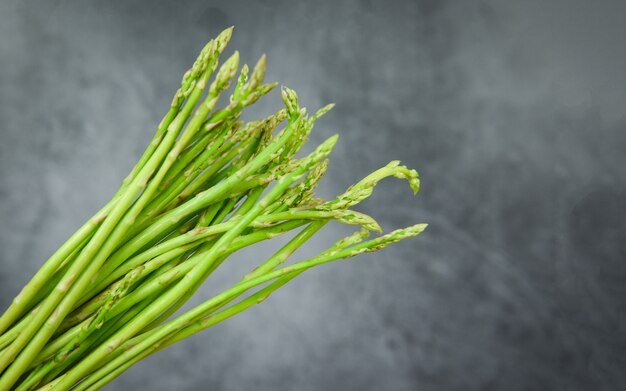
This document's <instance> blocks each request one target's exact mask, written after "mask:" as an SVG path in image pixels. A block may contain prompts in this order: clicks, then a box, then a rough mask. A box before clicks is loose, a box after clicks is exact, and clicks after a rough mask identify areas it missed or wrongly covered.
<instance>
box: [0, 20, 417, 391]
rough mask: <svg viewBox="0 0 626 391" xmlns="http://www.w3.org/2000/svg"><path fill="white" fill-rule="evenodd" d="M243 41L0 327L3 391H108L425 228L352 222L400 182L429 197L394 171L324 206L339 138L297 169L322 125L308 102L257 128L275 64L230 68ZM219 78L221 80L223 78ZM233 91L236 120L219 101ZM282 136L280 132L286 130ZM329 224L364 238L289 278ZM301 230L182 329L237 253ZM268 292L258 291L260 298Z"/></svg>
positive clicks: (182, 91)
mask: <svg viewBox="0 0 626 391" xmlns="http://www.w3.org/2000/svg"><path fill="white" fill-rule="evenodd" d="M231 33H232V28H230V29H227V30H225V31H223V32H222V33H221V34H220V35H219V36H218V37H217V38H215V39H214V40H212V41H210V42H209V43H208V44H207V45H206V46H205V47H204V48H203V49H202V51H201V52H200V55H199V56H198V59H197V60H196V61H195V63H194V64H193V66H192V67H191V69H189V71H187V72H186V73H185V75H184V76H183V79H182V82H181V87H180V88H179V89H178V91H177V92H176V94H175V95H174V99H173V100H172V103H171V106H170V108H169V111H168V113H167V114H166V115H165V117H164V118H163V120H162V121H161V123H160V124H159V126H158V129H157V131H156V134H155V136H154V138H153V139H152V142H151V143H150V144H149V146H148V147H147V149H146V151H145V152H144V154H143V155H142V156H141V158H140V159H139V162H138V163H137V165H136V166H135V167H134V168H133V169H132V171H131V172H130V174H129V175H128V177H126V179H125V180H124V181H123V182H122V185H121V187H120V189H119V190H118V192H117V193H116V194H115V195H114V196H113V198H112V199H111V201H110V202H109V203H107V204H106V205H105V206H104V207H103V208H102V209H101V210H100V211H99V212H97V213H96V214H95V215H94V216H93V217H92V218H91V219H90V220H89V221H87V223H85V225H83V226H82V227H81V228H80V229H79V230H78V231H77V232H76V233H75V234H74V235H73V236H72V237H71V238H70V239H69V240H68V241H67V242H66V243H65V244H63V245H62V246H61V248H59V250H58V251H57V252H56V253H54V254H53V255H52V256H51V257H50V259H48V261H47V262H46V263H45V264H44V265H43V266H42V267H41V269H40V270H39V271H38V272H37V273H36V274H35V276H34V277H33V278H32V280H31V281H30V282H29V283H28V284H27V285H26V286H25V287H24V288H23V290H22V291H21V292H20V293H19V294H18V295H17V297H16V298H15V299H14V301H13V303H12V305H11V306H10V307H9V308H8V309H7V310H6V312H5V313H4V315H2V317H0V390H9V389H16V390H24V391H25V390H33V389H40V390H55V391H56V390H67V389H70V388H72V389H74V390H96V389H99V388H101V387H102V386H103V385H105V384H106V383H108V382H110V381H111V380H113V379H114V378H116V377H117V376H119V375H120V374H121V373H122V372H124V371H125V370H127V369H128V368H129V367H130V366H132V365H133V364H134V363H136V362H137V361H139V360H141V359H143V358H145V357H146V356H148V355H150V354H152V353H154V352H156V351H159V350H161V349H163V348H165V347H167V346H169V345H171V344H173V343H175V342H177V341H180V340H181V339H183V338H186V337H188V336H190V335H192V334H195V333H197V332H199V331H201V330H204V329H206V328H209V327H211V326H213V325H215V324H217V323H219V322H221V321H223V320H225V319H227V318H229V317H231V316H233V315H235V314H237V313H239V312H241V311H243V310H245V309H247V308H249V307H251V306H253V305H255V304H258V303H260V302H262V301H263V300H264V299H265V298H267V297H268V296H269V295H270V294H271V293H272V292H274V291H275V290H276V289H278V288H280V287H281V286H283V285H285V284H286V283H287V282H289V281H291V280H292V279H293V278H295V277H296V276H297V275H299V274H300V273H302V272H304V271H305V270H307V269H310V268H311V267H314V266H317V265H320V264H323V263H328V262H332V261H334V260H338V259H342V258H348V257H352V256H355V255H358V254H361V253H365V252H371V251H376V250H379V249H382V248H384V247H385V246H387V245H389V244H391V243H394V242H397V241H399V240H402V239H405V238H408V237H412V236H416V235H418V234H420V233H421V232H422V231H423V230H424V228H425V227H426V225H425V224H418V225H415V226H412V227H408V228H405V229H400V230H396V231H393V232H391V233H388V234H385V235H381V236H378V237H376V238H374V239H370V240H366V239H367V237H368V235H369V233H370V232H371V231H373V232H381V228H380V226H379V225H378V223H377V222H376V221H375V220H374V219H373V218H372V217H370V216H368V215H365V214H363V213H360V212H357V211H355V210H353V209H351V208H352V207H353V206H355V205H356V204H358V203H359V202H361V201H362V200H364V199H366V198H367V197H369V196H370V195H371V194H372V191H373V189H374V187H375V186H376V184H377V183H378V182H379V181H380V180H382V179H384V178H386V177H390V176H394V177H397V178H400V179H406V180H407V181H408V182H409V184H410V187H411V188H412V189H413V191H414V192H415V193H416V192H417V191H418V190H419V179H418V174H417V172H416V171H415V170H409V169H408V168H406V167H405V166H401V165H400V164H399V162H397V161H393V162H391V163H389V164H388V165H387V166H385V167H383V168H381V169H379V170H377V171H375V172H373V173H372V174H370V175H368V176H367V177H365V178H364V179H363V180H361V181H360V182H358V183H356V184H355V185H353V186H352V187H350V188H349V189H347V190H346V192H345V193H343V194H341V195H339V196H338V197H337V198H336V199H334V200H330V201H325V200H322V199H319V198H317V197H316V196H315V194H314V189H315V187H316V185H317V184H318V182H319V181H320V179H321V178H322V176H323V175H324V173H325V172H326V169H327V167H328V160H327V159H326V158H327V156H328V155H329V154H330V152H331V151H332V149H333V147H334V145H335V143H336V142H337V136H336V135H335V136H333V137H330V138H329V139H327V140H326V141H324V142H323V143H322V144H321V145H319V146H318V147H317V148H316V149H315V150H314V151H313V152H312V153H311V154H309V155H307V156H304V157H297V154H298V151H300V149H301V147H302V146H303V145H304V143H305V142H306V141H307V139H308V135H309V133H310V131H311V129H312V128H313V125H314V123H315V122H316V120H317V119H319V118H320V117H321V116H322V115H324V114H325V113H326V112H327V111H328V110H330V109H331V108H332V105H328V106H326V107H323V108H321V109H320V110H318V111H317V112H315V113H314V114H312V115H309V114H308V113H307V111H306V109H304V108H302V107H300V106H299V103H298V98H297V95H296V93H295V92H294V91H293V90H290V89H289V88H282V91H281V92H282V100H283V102H284V105H285V108H284V109H281V110H279V111H278V112H276V113H275V114H273V115H271V116H269V117H267V118H264V119H261V120H257V121H251V122H246V123H244V122H243V121H241V120H240V115H241V112H242V110H243V109H244V108H246V107H247V106H249V105H251V104H253V103H255V102H256V101H257V100H258V99H259V98H260V97H262V96H263V95H265V94H267V93H268V92H269V91H271V90H272V89H273V88H274V87H275V86H276V83H267V84H264V82H263V80H264V74H265V67H266V59H265V56H263V57H261V58H260V59H259V61H258V62H257V64H256V65H255V66H254V68H253V69H252V71H251V72H250V71H249V68H248V66H246V65H243V66H242V67H241V70H240V71H239V76H238V77H236V73H237V69H238V67H239V55H238V53H237V52H235V53H234V54H233V55H232V56H231V57H230V58H228V59H227V60H226V61H224V63H223V64H222V65H221V66H219V67H218V57H219V56H220V54H221V53H222V52H223V50H224V48H225V47H226V44H227V43H228V41H229V39H230V37H231ZM213 75H214V76H213ZM231 84H234V88H233V90H232V94H231V96H230V99H229V100H228V103H227V104H226V105H225V106H224V107H220V108H218V107H217V104H218V101H219V99H220V97H221V96H222V95H224V94H226V93H227V91H228V90H229V89H230V86H231ZM278 129H280V130H278ZM329 221H338V222H341V223H345V224H350V225H354V226H357V227H360V229H359V230H357V231H356V232H355V233H354V234H352V235H350V236H348V237H346V238H343V239H341V240H339V241H338V242H337V243H335V244H334V245H333V246H332V247H331V248H329V249H327V250H325V251H323V252H321V253H320V254H319V255H317V256H315V257H313V258H310V259H306V260H301V261H299V262H295V263H292V264H290V265H288V266H284V265H283V264H284V263H285V262H286V261H287V260H288V259H289V258H290V256H291V255H292V254H293V253H294V252H295V251H296V250H297V249H298V248H299V247H300V246H302V245H303V244H304V243H305V242H306V241H307V240H308V239H309V238H311V237H312V236H313V235H314V234H315V233H316V232H317V231H319V230H320V229H321V228H322V227H323V226H324V225H325V224H327V223H328V222H329ZM296 230H297V234H296V235H295V236H294V237H293V238H292V239H291V240H290V241H289V242H288V243H287V244H286V245H284V246H283V247H282V248H280V249H279V250H278V251H277V252H276V253H275V254H274V255H272V256H271V257H270V258H269V259H267V260H265V261H264V262H261V263H260V265H259V266H258V267H257V268H256V269H254V270H252V271H251V272H250V273H249V274H247V275H246V276H244V277H243V278H242V279H241V280H240V281H239V282H237V283H235V284H234V285H232V286H231V287H230V288H228V289H226V290H224V291H223V292H221V293H220V294H218V295H216V296H214V297H212V298H210V299H208V300H206V301H205V302H203V303H202V304H200V305H198V306H196V307H195V308H193V309H191V310H189V311H187V312H184V313H183V314H179V315H177V316H173V315H174V314H175V313H177V311H178V310H179V309H180V307H181V306H182V305H183V304H184V303H185V302H186V301H187V300H188V299H189V298H190V297H191V296H192V295H193V294H194V293H195V292H196V291H197V290H198V288H199V287H200V286H201V284H202V283H203V281H204V280H205V279H206V278H207V277H208V276H209V275H210V274H211V273H212V272H213V271H214V270H215V269H216V268H217V267H219V265H220V264H221V263H222V262H224V261H225V260H226V259H227V258H228V256H229V255H230V254H232V253H234V252H235V251H237V250H239V249H241V248H244V247H247V246H251V245H253V244H255V243H258V242H261V241H264V240H268V239H271V238H274V237H276V236H280V235H283V234H286V233H289V232H294V231H296ZM255 288H256V289H255Z"/></svg>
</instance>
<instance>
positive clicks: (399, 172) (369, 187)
mask: <svg viewBox="0 0 626 391" xmlns="http://www.w3.org/2000/svg"><path fill="white" fill-rule="evenodd" d="M389 176H394V177H396V178H399V179H406V180H407V181H408V182H409V186H410V187H411V189H412V190H413V194H416V193H417V192H418V191H419V188H420V181H419V174H418V173H417V171H415V170H410V169H408V168H407V167H406V166H401V165H400V161H399V160H393V161H391V162H389V164H387V165H386V166H385V167H383V168H379V169H378V170H376V171H374V172H373V173H371V174H369V175H368V176H366V177H365V178H363V179H362V180H361V181H360V182H358V183H356V184H355V185H352V186H350V187H349V188H348V190H346V191H345V192H344V193H343V194H342V195H340V196H338V197H337V198H335V199H334V200H333V201H330V202H327V203H326V204H324V206H323V208H325V209H345V208H349V207H351V206H353V205H356V204H358V203H359V202H361V201H363V200H365V199H366V198H368V197H369V196H371V195H372V193H373V192H374V188H375V187H376V185H377V184H378V182H380V181H381V180H382V179H384V178H387V177H389Z"/></svg>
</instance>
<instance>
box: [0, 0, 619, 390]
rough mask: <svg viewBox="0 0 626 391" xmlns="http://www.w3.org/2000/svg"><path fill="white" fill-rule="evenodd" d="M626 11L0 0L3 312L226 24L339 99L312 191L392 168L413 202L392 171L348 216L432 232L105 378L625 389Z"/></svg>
mask: <svg viewBox="0 0 626 391" xmlns="http://www.w3.org/2000/svg"><path fill="white" fill-rule="evenodd" d="M625 19H626V2H623V1H613V2H611V1H593V2H590V1H584V0H572V1H565V0H552V1H539V0H533V1H515V0H510V1H488V0H485V1H437V0H424V1H373V0H370V1H356V0H350V1H334V2H332V1H297V2H295V1H287V0H285V1H269V0H265V1H226V0H223V1H200V0H198V1H169V2H166V1H136V0H133V1H106V2H105V1H79V0H72V1H65V0H52V1H30V0H26V1H17V0H4V1H2V2H1V3H0V222H2V224H1V226H0V249H1V250H0V265H1V268H0V284H1V286H0V308H5V307H6V306H7V305H8V304H9V301H10V299H11V298H12V296H13V295H14V294H15V293H17V291H18V289H19V287H21V286H22V285H23V284H24V283H25V282H26V281H27V279H28V278H29V277H30V276H31V275H32V274H33V272H34V271H35V270H36V269H37V268H38V267H39V266H40V264H41V263H42V262H43V261H44V259H45V258H46V257H47V256H48V255H50V254H51V253H52V251H53V250H54V249H56V248H57V247H58V246H59V245H60V244H61V243H62V242H63V240H64V239H65V238H67V237H68V236H69V235H70V234H71V233H72V232H73V231H74V230H75V229H76V228H77V227H78V226H79V225H80V224H81V223H82V222H83V221H84V220H85V219H87V218H88V217H89V216H90V215H91V214H92V213H93V212H94V211H96V210H97V209H98V207H99V206H101V205H102V204H103V203H104V202H105V201H106V200H108V198H109V197H110V196H111V195H112V193H113V191H114V190H115V189H116V188H117V186H118V184H119V182H120V180H121V179H122V178H123V177H124V175H125V174H126V173H127V171H128V170H129V169H130V167H131V166H132V165H133V163H134V161H136V159H137V157H138V156H139V154H140V152H141V151H142V150H143V148H144V147H145V145H146V143H147V142H148V140H149V139H150V137H151V134H152V133H153V132H154V128H155V125H156V124H157V122H158V121H159V120H160V118H161V116H162V115H163V114H164V113H165V111H166V109H167V107H168V104H169V101H170V99H171V96H172V93H173V92H174V91H175V89H176V87H177V84H178V82H179V78H180V75H181V74H182V73H183V71H184V70H185V69H186V68H187V67H188V66H189V64H190V63H191V62H192V61H193V59H194V56H195V54H196V53H197V51H198V50H199V49H200V48H201V47H202V46H203V44H204V43H205V41H207V40H208V39H209V38H211V37H213V36H215V35H216V34H217V33H218V32H219V31H220V30H221V29H223V28H225V27H228V26H230V25H235V26H236V30H235V34H234V37H233V40H232V43H231V45H230V47H229V49H228V51H227V52H228V53H230V52H232V50H234V49H235V48H236V49H238V50H239V51H240V52H241V54H242V57H243V59H244V60H245V61H247V62H254V61H255V60H256V58H257V57H258V56H259V55H260V54H261V53H263V52H265V53H267V54H268V56H269V73H268V78H269V79H270V80H277V81H279V82H281V83H283V84H285V85H288V86H291V87H293V88H295V89H297V90H298V91H299V93H300V97H301V102H302V103H303V104H304V105H306V106H308V107H310V108H317V107H319V106H321V105H323V104H325V103H327V102H331V101H332V102H336V103H337V107H336V109H335V110H334V111H333V112H332V113H331V114H329V115H328V117H326V118H325V119H324V120H323V121H320V123H319V125H318V127H317V128H316V130H315V133H314V135H313V137H312V141H313V142H319V141H321V140H322V139H323V138H325V137H327V136H329V135H331V134H332V133H335V132H338V133H339V134H340V136H341V138H340V142H339V145H338V147H337V149H336V150H335V152H334V155H333V157H332V163H331V169H330V171H329V173H328V175H327V177H326V181H325V183H324V186H323V187H322V189H321V191H322V193H323V194H325V195H327V196H330V195H331V194H334V193H337V192H339V191H341V190H342V189H344V188H345V187H346V186H348V185H349V184H350V183H352V182H354V181H355V180H357V179H359V178H360V177H362V176H364V175H366V174H367V173H369V172H370V171H372V170H373V169H376V168H378V167H380V166H381V165H384V164H385V163H387V162H388V161H389V160H392V159H401V160H402V161H403V162H405V163H406V164H408V165H409V166H411V167H415V168H417V169H418V171H419V172H420V174H421V177H422V180H423V182H422V183H423V187H422V191H421V193H420V194H419V195H418V197H417V198H415V199H414V198H412V197H411V195H410V191H409V189H408V187H407V186H406V185H405V184H404V183H400V182H399V181H395V180H388V181H387V182H385V183H383V184H382V185H381V186H380V188H379V189H378V190H377V192H376V195H375V197H374V198H373V199H372V200H371V201H368V202H367V203H365V204H364V205H362V207H361V210H363V211H365V212H370V213H372V214H374V216H375V217H377V218H378V219H379V221H380V222H381V223H382V224H383V226H384V228H386V229H392V228H395V227H399V226H404V225H409V224H413V223H416V222H428V223H430V228H429V229H428V231H427V232H426V233H425V234H424V235H423V236H421V237H420V238H417V239H414V240H411V241H408V242H404V243H401V244H398V245H396V246H394V247H393V248H389V249H386V250H385V251H383V252H381V253H379V254H376V255H370V256H365V257H362V258H360V259H353V260H351V261H350V262H340V263H337V264H333V265H329V266H325V267H322V268H319V269H317V270H313V271H310V272H307V273H306V274H304V275H303V276H301V277H299V278H298V280H296V281H295V282H294V283H292V284H291V285H290V286H287V287H285V288H284V289H283V290H282V291H280V292H279V293H277V294H276V295H275V296H273V297H272V298H271V299H270V300H268V301H267V302H266V303H264V304H263V305H261V306H259V307H255V308H253V309H251V310H250V311H248V312H247V313H245V314H242V315H240V316H238V317H236V318H233V319H231V320H229V321H228V322H226V323H225V324H221V325H218V326H216V327H215V328H213V329H211V330H209V331H207V332H205V333H202V334H200V335H198V336H196V337H194V338H192V339H190V340H188V341H186V342H184V343H180V344H178V345H177V346H175V347H172V348H169V349H167V350H166V351H164V352H161V353H160V354H158V355H156V356H154V357H152V358H150V359H148V360H146V361H145V362H143V363H141V364H140V365H137V366H136V367H135V368H133V369H132V370H131V371H130V372H128V373H126V374H124V375H123V376H122V377H121V378H119V379H118V380H117V381H116V382H114V383H113V384H111V385H110V386H109V387H108V389H110V390H135V389H137V390H199V389H203V390H204V389H206V390H273V391H276V390H303V391H304V390H311V391H313V390H316V391H320V390H324V391H326V390H330V391H333V390H390V391H396V390H398V391H399V390H492V389H493V390H513V391H515V390H619V389H624V387H626V260H625V256H626V181H625V180H626V169H624V166H625V165H626V154H625V152H626V110H625V106H626V103H625V102H626V24H625V23H624V20H625ZM279 105H280V100H279V96H278V94H277V93H273V94H272V95H271V96H270V97H268V98H267V99H266V102H265V103H263V104H260V105H259V106H260V107H259V108H258V109H256V110H252V112H251V115H250V117H251V118H252V117H254V116H260V115H263V114H267V113H269V112H270V110H272V109H275V108H277V107H279ZM343 232H345V231H344V230H340V228H338V227H332V228H330V229H329V230H328V231H326V233H324V234H321V235H320V237H319V238H317V239H315V240H313V242H312V244H311V246H309V248H308V250H307V251H308V252H309V253H312V252H313V251H315V250H320V249H322V248H323V246H324V245H325V244H327V243H329V242H331V241H332V240H333V239H334V237H336V235H338V234H340V233H343ZM270 249H271V248H265V247H264V248H263V249H262V250H259V251H258V252H254V251H250V252H247V253H245V254H241V255H240V256H238V257H235V259H233V262H231V263H229V264H228V265H225V266H224V270H223V271H221V272H220V273H218V275H217V276H215V277H212V279H211V280H210V281H209V283H208V285H207V288H206V289H205V290H203V292H202V296H203V297H206V296H208V295H210V294H211V293H212V292H214V291H215V290H216V289H218V288H219V287H224V286H227V285H228V283H231V282H234V279H235V278H236V276H237V275H239V274H240V273H243V272H245V271H246V270H247V269H248V268H249V267H250V266H251V265H252V262H251V261H250V259H251V260H254V259H258V257H259V255H262V254H267V253H268V252H269V251H270ZM304 255H306V252H305V253H304ZM248 258H249V259H248ZM200 299H201V298H196V302H197V301H198V300H200Z"/></svg>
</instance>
